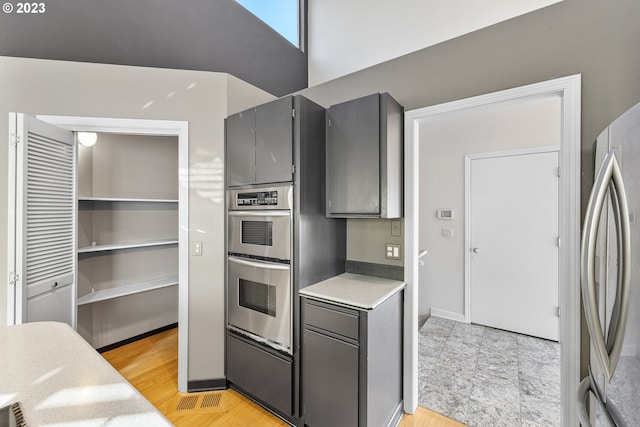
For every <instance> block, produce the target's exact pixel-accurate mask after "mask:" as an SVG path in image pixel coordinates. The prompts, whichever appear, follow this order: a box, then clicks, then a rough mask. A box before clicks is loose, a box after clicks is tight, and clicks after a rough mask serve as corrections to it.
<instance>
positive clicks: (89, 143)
mask: <svg viewBox="0 0 640 427" xmlns="http://www.w3.org/2000/svg"><path fill="white" fill-rule="evenodd" d="M97 140H98V134H97V133H95V132H78V142H79V143H80V144H82V145H84V146H85V147H93V146H94V145H95V143H96V141H97Z"/></svg>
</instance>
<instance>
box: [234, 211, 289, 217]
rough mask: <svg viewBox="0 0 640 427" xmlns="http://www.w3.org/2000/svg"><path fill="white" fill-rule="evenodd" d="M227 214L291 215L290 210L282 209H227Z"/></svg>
mask: <svg viewBox="0 0 640 427" xmlns="http://www.w3.org/2000/svg"><path fill="white" fill-rule="evenodd" d="M229 216H261V217H270V216H278V217H284V216H291V211H286V210H285V211H283V210H272V211H229Z"/></svg>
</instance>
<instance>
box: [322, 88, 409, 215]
mask: <svg viewBox="0 0 640 427" xmlns="http://www.w3.org/2000/svg"><path fill="white" fill-rule="evenodd" d="M402 145H403V107H402V106H401V105H400V104H398V102H397V101H396V100H395V99H393V98H392V97H391V96H390V95H389V94H388V93H382V94H373V95H368V96H365V97H362V98H358V99H354V100H351V101H347V102H343V103H341V104H336V105H332V106H331V107H330V108H329V110H328V113H327V216H330V217H338V218H348V217H371V218H400V217H402Z"/></svg>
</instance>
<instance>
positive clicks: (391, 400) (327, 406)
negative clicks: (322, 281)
mask: <svg viewBox="0 0 640 427" xmlns="http://www.w3.org/2000/svg"><path fill="white" fill-rule="evenodd" d="M302 322H303V342H302V404H303V418H304V423H305V425H307V426H309V427H324V426H345V427H346V426H360V427H364V426H370V427H373V426H393V425H396V424H397V422H398V421H399V419H400V417H401V416H402V409H401V408H402V292H398V293H396V294H394V295H393V296H391V297H390V298H389V299H387V300H386V301H385V302H383V303H382V304H380V305H379V306H377V307H376V308H374V309H373V310H357V309H351V308H345V307H343V306H339V305H334V304H329V303H325V302H321V301H316V300H312V299H308V298H305V297H303V298H302Z"/></svg>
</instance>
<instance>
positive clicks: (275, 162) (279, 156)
mask: <svg viewBox="0 0 640 427" xmlns="http://www.w3.org/2000/svg"><path fill="white" fill-rule="evenodd" d="M292 110H293V97H291V96H288V97H286V98H282V99H278V100H275V101H272V102H269V103H267V104H263V105H260V106H258V107H256V146H255V149H256V178H255V182H256V183H257V184H264V183H275V182H288V181H292V165H293V117H292Z"/></svg>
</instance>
